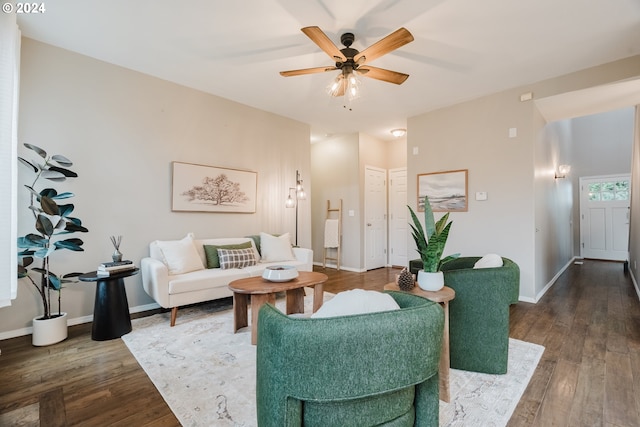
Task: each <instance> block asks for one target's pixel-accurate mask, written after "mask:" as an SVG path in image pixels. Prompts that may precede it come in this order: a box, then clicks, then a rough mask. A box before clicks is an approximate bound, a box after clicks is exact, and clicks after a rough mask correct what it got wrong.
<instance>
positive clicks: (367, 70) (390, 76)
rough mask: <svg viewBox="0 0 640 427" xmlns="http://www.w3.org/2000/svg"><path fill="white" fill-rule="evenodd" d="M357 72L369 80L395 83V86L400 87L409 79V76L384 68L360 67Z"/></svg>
mask: <svg viewBox="0 0 640 427" xmlns="http://www.w3.org/2000/svg"><path fill="white" fill-rule="evenodd" d="M357 71H358V72H359V73H360V74H362V75H363V76H365V77H369V78H370V79H376V80H382V81H383V82H388V83H395V84H397V85H401V84H402V83H404V81H405V80H407V79H408V78H409V74H404V73H399V72H397V71H391V70H385V69H384V68H377V67H372V66H370V65H366V66H362V67H360V68H358V69H357Z"/></svg>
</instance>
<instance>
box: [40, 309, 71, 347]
mask: <svg viewBox="0 0 640 427" xmlns="http://www.w3.org/2000/svg"><path fill="white" fill-rule="evenodd" d="M65 339H67V313H62V314H61V315H60V316H58V317H53V318H51V319H43V318H41V317H35V318H34V319H33V336H32V339H31V343H32V344H33V345H35V346H45V345H51V344H55V343H58V342H60V341H64V340H65Z"/></svg>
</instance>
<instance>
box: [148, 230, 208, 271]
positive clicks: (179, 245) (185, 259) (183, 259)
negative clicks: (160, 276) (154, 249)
mask: <svg viewBox="0 0 640 427" xmlns="http://www.w3.org/2000/svg"><path fill="white" fill-rule="evenodd" d="M157 244H158V248H160V252H161V253H162V258H163V259H164V263H165V264H166V265H167V268H168V269H169V274H182V273H189V272H190V271H197V270H204V265H202V260H201V259H200V255H198V250H197V249H196V246H195V244H194V243H193V234H191V233H189V234H187V236H186V237H185V238H184V239H182V240H169V241H164V242H161V241H158V242H157Z"/></svg>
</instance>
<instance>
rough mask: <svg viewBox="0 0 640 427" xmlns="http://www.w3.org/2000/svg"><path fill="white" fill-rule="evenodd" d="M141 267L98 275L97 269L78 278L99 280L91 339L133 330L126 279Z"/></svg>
mask: <svg viewBox="0 0 640 427" xmlns="http://www.w3.org/2000/svg"><path fill="white" fill-rule="evenodd" d="M138 271H140V269H139V268H135V269H132V270H127V271H123V272H119V273H115V274H112V275H110V276H106V277H103V276H98V274H97V272H96V271H92V272H90V273H85V274H83V275H81V276H79V277H78V278H79V279H80V280H82V281H83V282H97V285H96V299H95V303H94V308H93V325H92V327H91V339H93V340H94V341H106V340H112V339H114V338H120V337H121V336H123V335H125V334H128V333H129V332H131V316H130V315H129V302H128V301H127V291H126V289H125V287H124V279H125V278H126V277H129V276H133V275H134V274H138Z"/></svg>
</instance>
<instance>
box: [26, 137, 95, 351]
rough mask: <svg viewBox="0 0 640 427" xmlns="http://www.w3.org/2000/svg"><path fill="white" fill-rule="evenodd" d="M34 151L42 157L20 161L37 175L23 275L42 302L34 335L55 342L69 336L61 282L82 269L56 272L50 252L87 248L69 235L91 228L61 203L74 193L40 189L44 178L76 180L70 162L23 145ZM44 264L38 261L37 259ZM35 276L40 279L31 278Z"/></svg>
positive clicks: (70, 206)
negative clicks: (56, 306) (73, 271)
mask: <svg viewBox="0 0 640 427" xmlns="http://www.w3.org/2000/svg"><path fill="white" fill-rule="evenodd" d="M24 146H25V147H26V148H28V149H29V150H31V151H33V152H35V153H36V154H37V155H38V156H39V157H40V159H38V161H29V160H26V159H24V158H22V157H18V160H19V161H20V162H21V163H22V164H23V165H25V166H27V167H28V168H29V170H30V171H32V172H33V173H34V174H35V179H34V180H33V182H32V183H31V184H30V185H28V184H25V187H26V189H27V190H28V191H29V193H30V203H29V210H30V211H31V213H32V214H33V218H34V221H35V222H34V228H35V231H34V232H32V233H29V234H27V235H25V236H21V237H18V277H19V278H26V279H28V280H29V281H30V282H31V284H32V285H33V286H34V287H35V289H36V290H37V291H38V294H39V295H40V299H41V301H42V310H43V314H42V316H39V317H35V318H34V319H33V339H32V343H33V345H36V346H41V345H49V344H55V343H56V342H60V341H62V340H64V339H66V338H67V313H64V312H63V311H62V309H61V292H60V291H61V289H62V285H63V284H64V283H67V282H71V281H74V278H75V277H77V276H79V275H80V274H82V273H69V274H65V275H58V274H55V273H54V272H53V271H52V270H51V255H53V253H54V252H55V251H57V250H64V249H66V250H70V251H83V250H84V249H83V248H82V245H83V244H84V242H83V241H82V240H81V239H79V238H76V237H68V236H69V234H72V233H76V232H82V233H85V232H87V231H88V230H87V229H86V228H85V227H84V226H83V225H82V221H80V219H78V218H74V217H72V216H71V214H72V213H73V210H74V205H73V204H71V203H64V204H62V203H61V202H62V201H63V200H66V199H69V198H71V197H73V196H74V195H73V193H69V192H63V193H58V191H57V190H56V189H55V188H51V187H46V188H43V189H41V190H38V189H37V188H38V186H39V184H41V182H42V180H46V181H49V182H52V183H57V182H62V181H65V180H66V179H67V178H76V177H77V176H78V175H77V174H76V173H75V172H73V171H71V170H70V169H69V167H71V166H73V164H72V163H71V161H70V160H69V159H67V158H66V157H65V156H61V155H59V154H56V155H53V156H49V155H48V154H47V152H46V151H45V150H43V149H42V148H40V147H37V146H35V145H32V144H24ZM36 259H37V260H40V262H39V263H37V262H36V263H35V264H39V265H34V261H35V260H36ZM32 274H34V275H36V278H35V279H34V277H32ZM56 296H57V300H58V310H57V312H56V311H54V309H53V306H52V304H53V299H54V298H55V297H56Z"/></svg>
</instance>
